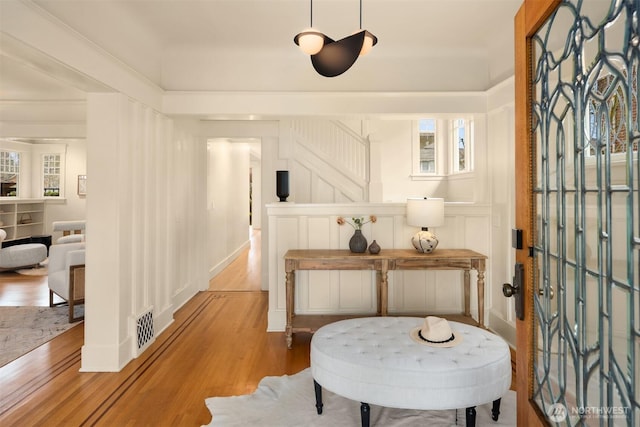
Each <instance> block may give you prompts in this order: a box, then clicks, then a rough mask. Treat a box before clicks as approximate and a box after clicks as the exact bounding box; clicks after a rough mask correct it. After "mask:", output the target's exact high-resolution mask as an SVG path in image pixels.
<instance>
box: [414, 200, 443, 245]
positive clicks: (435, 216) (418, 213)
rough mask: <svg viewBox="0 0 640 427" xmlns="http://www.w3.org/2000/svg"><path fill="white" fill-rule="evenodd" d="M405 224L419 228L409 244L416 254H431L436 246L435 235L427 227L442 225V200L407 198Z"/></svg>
mask: <svg viewBox="0 0 640 427" xmlns="http://www.w3.org/2000/svg"><path fill="white" fill-rule="evenodd" d="M407 223H408V224H409V225H412V226H414V227H421V230H420V231H418V232H417V233H416V234H415V235H414V236H413V237H412V238H411V243H412V244H413V247H414V248H416V250H417V251H418V252H423V253H426V254H428V253H431V252H433V251H435V250H436V247H437V246H438V239H437V238H436V236H435V234H433V233H432V232H430V231H429V227H440V226H441V225H442V224H444V199H437V198H429V199H428V198H426V197H425V198H409V199H407Z"/></svg>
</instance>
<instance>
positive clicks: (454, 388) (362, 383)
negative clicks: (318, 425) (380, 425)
mask: <svg viewBox="0 0 640 427" xmlns="http://www.w3.org/2000/svg"><path fill="white" fill-rule="evenodd" d="M423 321H424V319H422V318H417V317H365V318H358V319H349V320H343V321H339V322H335V323H332V324H329V325H326V326H323V327H321V328H320V329H318V330H317V331H316V332H315V334H314V335H313V338H312V339H311V373H312V375H313V379H314V385H315V389H316V407H317V410H318V414H321V413H322V387H324V388H326V389H327V390H330V391H332V392H334V393H336V394H339V395H341V396H344V397H346V398H349V399H352V400H356V401H359V402H362V405H361V413H362V425H363V426H368V425H369V404H374V405H379V406H386V407H392V408H405V409H419V410H438V409H459V408H466V419H467V426H469V425H474V424H475V406H476V405H481V404H485V403H489V402H493V409H492V413H493V419H494V420H497V419H498V414H499V405H500V397H501V396H502V395H503V394H504V393H505V392H506V391H507V390H509V387H510V386H511V355H510V352H509V347H508V345H507V343H506V342H505V341H504V340H503V339H502V338H500V337H499V336H497V335H495V334H492V333H491V332H489V331H486V330H484V329H480V328H476V327H474V326H470V325H465V324H463V323H458V322H449V323H450V326H451V329H452V330H453V332H454V334H461V335H462V338H463V339H462V342H461V343H460V344H458V345H457V346H455V347H449V348H434V347H430V346H425V345H422V344H419V343H416V342H415V341H414V340H413V339H412V338H411V337H410V336H409V332H410V331H411V330H412V329H415V328H416V327H420V326H421V325H422V324H423Z"/></svg>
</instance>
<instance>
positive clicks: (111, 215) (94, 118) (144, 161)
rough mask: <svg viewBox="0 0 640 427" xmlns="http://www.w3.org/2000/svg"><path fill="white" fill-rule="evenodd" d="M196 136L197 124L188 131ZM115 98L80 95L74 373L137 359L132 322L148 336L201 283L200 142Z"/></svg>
mask: <svg viewBox="0 0 640 427" xmlns="http://www.w3.org/2000/svg"><path fill="white" fill-rule="evenodd" d="M195 130H196V131H197V128H195ZM194 135H195V132H194V129H193V128H190V123H188V122H185V123H182V122H180V123H178V122H176V121H174V120H171V119H168V118H167V117H165V116H163V115H162V114H160V113H158V112H156V111H154V110H153V109H151V108H149V107H147V106H145V105H143V104H141V103H139V102H136V101H133V100H131V99H129V98H127V97H125V96H123V95H121V94H90V95H89V96H88V112H87V136H88V138H87V175H88V176H90V177H91V179H89V180H88V181H87V251H86V252H87V253H86V265H87V273H86V304H85V313H86V314H85V340H84V346H83V348H82V367H81V370H82V371H118V370H120V369H122V367H123V366H125V365H126V364H127V363H128V362H129V361H130V360H132V359H133V358H134V357H136V356H137V355H138V354H139V353H140V351H141V350H140V349H138V348H137V345H136V321H137V319H138V318H139V316H141V315H142V314H145V313H147V312H149V311H151V312H153V319H154V328H155V333H156V336H157V334H159V333H161V332H162V331H163V330H164V329H165V328H166V327H167V326H168V325H169V324H171V322H172V321H173V313H174V312H175V310H177V309H178V308H179V307H180V306H182V304H184V303H185V302H186V301H188V300H189V299H190V298H191V297H192V296H193V295H194V294H195V293H196V292H197V291H198V290H203V289H206V288H207V287H208V280H207V279H208V278H207V267H206V257H205V253H206V236H205V234H204V233H202V224H205V223H206V181H205V176H206V144H205V143H204V141H203V140H200V139H199V138H197V137H195V136H194Z"/></svg>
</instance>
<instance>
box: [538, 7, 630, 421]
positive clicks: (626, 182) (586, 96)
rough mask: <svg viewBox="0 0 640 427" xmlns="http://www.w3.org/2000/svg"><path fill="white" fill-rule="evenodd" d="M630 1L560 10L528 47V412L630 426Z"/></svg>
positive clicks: (555, 419) (559, 8)
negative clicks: (531, 324)
mask: <svg viewBox="0 0 640 427" xmlns="http://www.w3.org/2000/svg"><path fill="white" fill-rule="evenodd" d="M639 15H640V0H612V1H611V2H609V1H597V0H592V1H589V0H584V1H580V0H565V1H562V2H561V4H560V5H559V7H558V8H557V9H556V11H555V12H554V13H553V14H552V15H551V17H550V18H549V19H548V20H547V21H546V22H545V23H544V24H543V26H542V27H541V28H540V30H539V31H538V32H537V33H536V35H535V36H534V37H533V38H532V62H531V63H532V70H531V71H532V73H531V74H532V76H533V84H532V87H531V96H532V99H533V104H532V117H531V123H532V132H531V138H532V150H534V153H533V154H534V155H533V158H534V162H535V164H534V165H533V168H532V170H533V171H534V173H535V176H534V177H533V181H532V182H533V184H534V195H533V197H534V199H533V209H534V212H533V218H536V221H535V224H534V228H535V233H534V235H535V244H534V248H533V256H534V289H535V291H534V296H533V298H534V314H535V318H536V334H535V337H534V341H535V348H536V349H537V350H536V352H535V354H534V390H533V392H534V400H535V401H536V402H537V404H538V405H539V407H540V408H541V409H542V411H543V413H545V414H547V417H548V421H549V422H550V423H551V424H552V425H563V426H564V425H571V426H573V425H607V426H609V425H615V426H617V425H620V426H625V425H626V426H640V403H639V401H640V396H639V395H640V373H639V370H640V366H639V365H640V360H639V359H640V327H639V325H640V320H639V318H640V289H639V286H640V284H639V283H640V280H639V274H640V273H639V271H638V270H640V232H639V230H640V197H639V192H638V188H639V179H638V176H639V175H640V166H639V165H638V145H639V143H640V132H639V128H640V125H639V121H640V119H639V114H638V97H639V95H638V68H639V65H640V50H639V49H640V48H639V45H640V34H639V26H640V24H639V20H640V16H639Z"/></svg>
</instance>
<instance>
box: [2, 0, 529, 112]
mask: <svg viewBox="0 0 640 427" xmlns="http://www.w3.org/2000/svg"><path fill="white" fill-rule="evenodd" d="M5 1H15V0H2V1H0V13H1V9H2V3H4V2H5ZM23 1H25V2H27V3H29V4H30V5H31V7H35V8H37V9H39V8H41V9H42V10H43V13H44V14H45V15H50V16H49V19H50V20H52V21H53V22H55V23H56V24H57V25H62V26H64V27H68V28H70V29H71V30H73V31H74V32H77V34H78V35H79V36H80V37H81V38H86V39H88V40H90V41H91V42H92V44H93V45H94V46H95V47H96V48H97V49H100V50H103V51H104V52H106V53H107V54H108V55H109V56H111V57H112V58H113V59H115V60H118V61H121V62H122V63H124V64H126V65H127V66H128V67H129V68H130V69H132V70H135V72H137V73H139V74H140V75H142V76H144V77H145V78H146V79H148V80H149V81H151V82H153V83H154V84H156V85H157V86H159V87H160V88H162V89H164V90H171V91H267V92H268V91H281V92H288V91H289V92H291V91H307V92H308V91H311V92H313V91H333V92H336V91H356V92H357V91H369V92H392V91H396V92H414V91H468V90H486V89H487V88H489V87H491V86H492V85H495V84H496V83H498V82H499V81H501V80H503V79H504V78H506V77H508V76H510V75H512V73H513V65H512V64H513V17H514V15H515V13H516V11H517V9H518V7H519V6H520V4H521V0H363V1H362V10H363V16H362V21H363V25H362V27H363V28H365V29H367V30H369V31H371V32H372V33H373V34H375V35H376V36H377V37H378V39H379V43H378V45H377V46H376V47H374V49H373V50H372V51H371V53H369V54H368V55H367V56H365V57H361V58H359V59H358V61H357V62H356V64H355V65H354V66H353V67H352V68H351V69H350V70H348V71H347V72H346V73H345V74H343V75H342V76H339V77H336V78H325V77H321V76H319V75H318V74H317V73H315V71H314V70H313V68H312V66H311V63H310V60H309V58H308V57H307V56H305V55H304V54H303V53H301V52H300V51H299V49H298V48H297V47H296V46H295V44H294V43H293V37H294V35H295V34H296V33H298V32H300V31H301V30H303V29H304V28H307V27H308V26H309V18H310V17H309V9H310V7H309V2H308V1H305V0H64V1H61V0H23ZM313 20H314V27H315V28H317V29H319V30H320V31H323V32H324V33H325V34H327V35H328V36H330V37H332V38H334V39H336V40H337V39H340V38H343V37H345V36H348V35H350V34H351V33H352V32H354V31H355V30H357V29H358V27H359V2H358V1H356V0H316V1H315V2H314V3H313ZM0 30H2V28H0ZM0 35H1V34H0ZM5 39H6V38H5ZM0 42H2V39H1V38H0ZM2 51H3V52H2V53H3V55H1V56H0V102H2V104H0V115H2V116H3V117H0V119H2V118H6V117H7V114H13V113H9V112H8V108H7V105H10V104H11V103H20V102H19V101H26V100H39V101H43V100H44V101H49V102H50V101H52V100H72V101H73V100H78V99H83V98H84V93H85V92H84V90H82V88H80V89H79V88H78V87H76V88H73V87H71V86H70V84H69V79H67V78H65V76H64V73H63V72H62V73H61V72H60V70H57V71H56V70H52V69H50V68H49V67H42V66H37V64H36V66H34V62H33V61H32V60H30V59H29V58H20V57H15V55H12V56H11V57H8V56H5V55H6V49H2Z"/></svg>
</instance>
